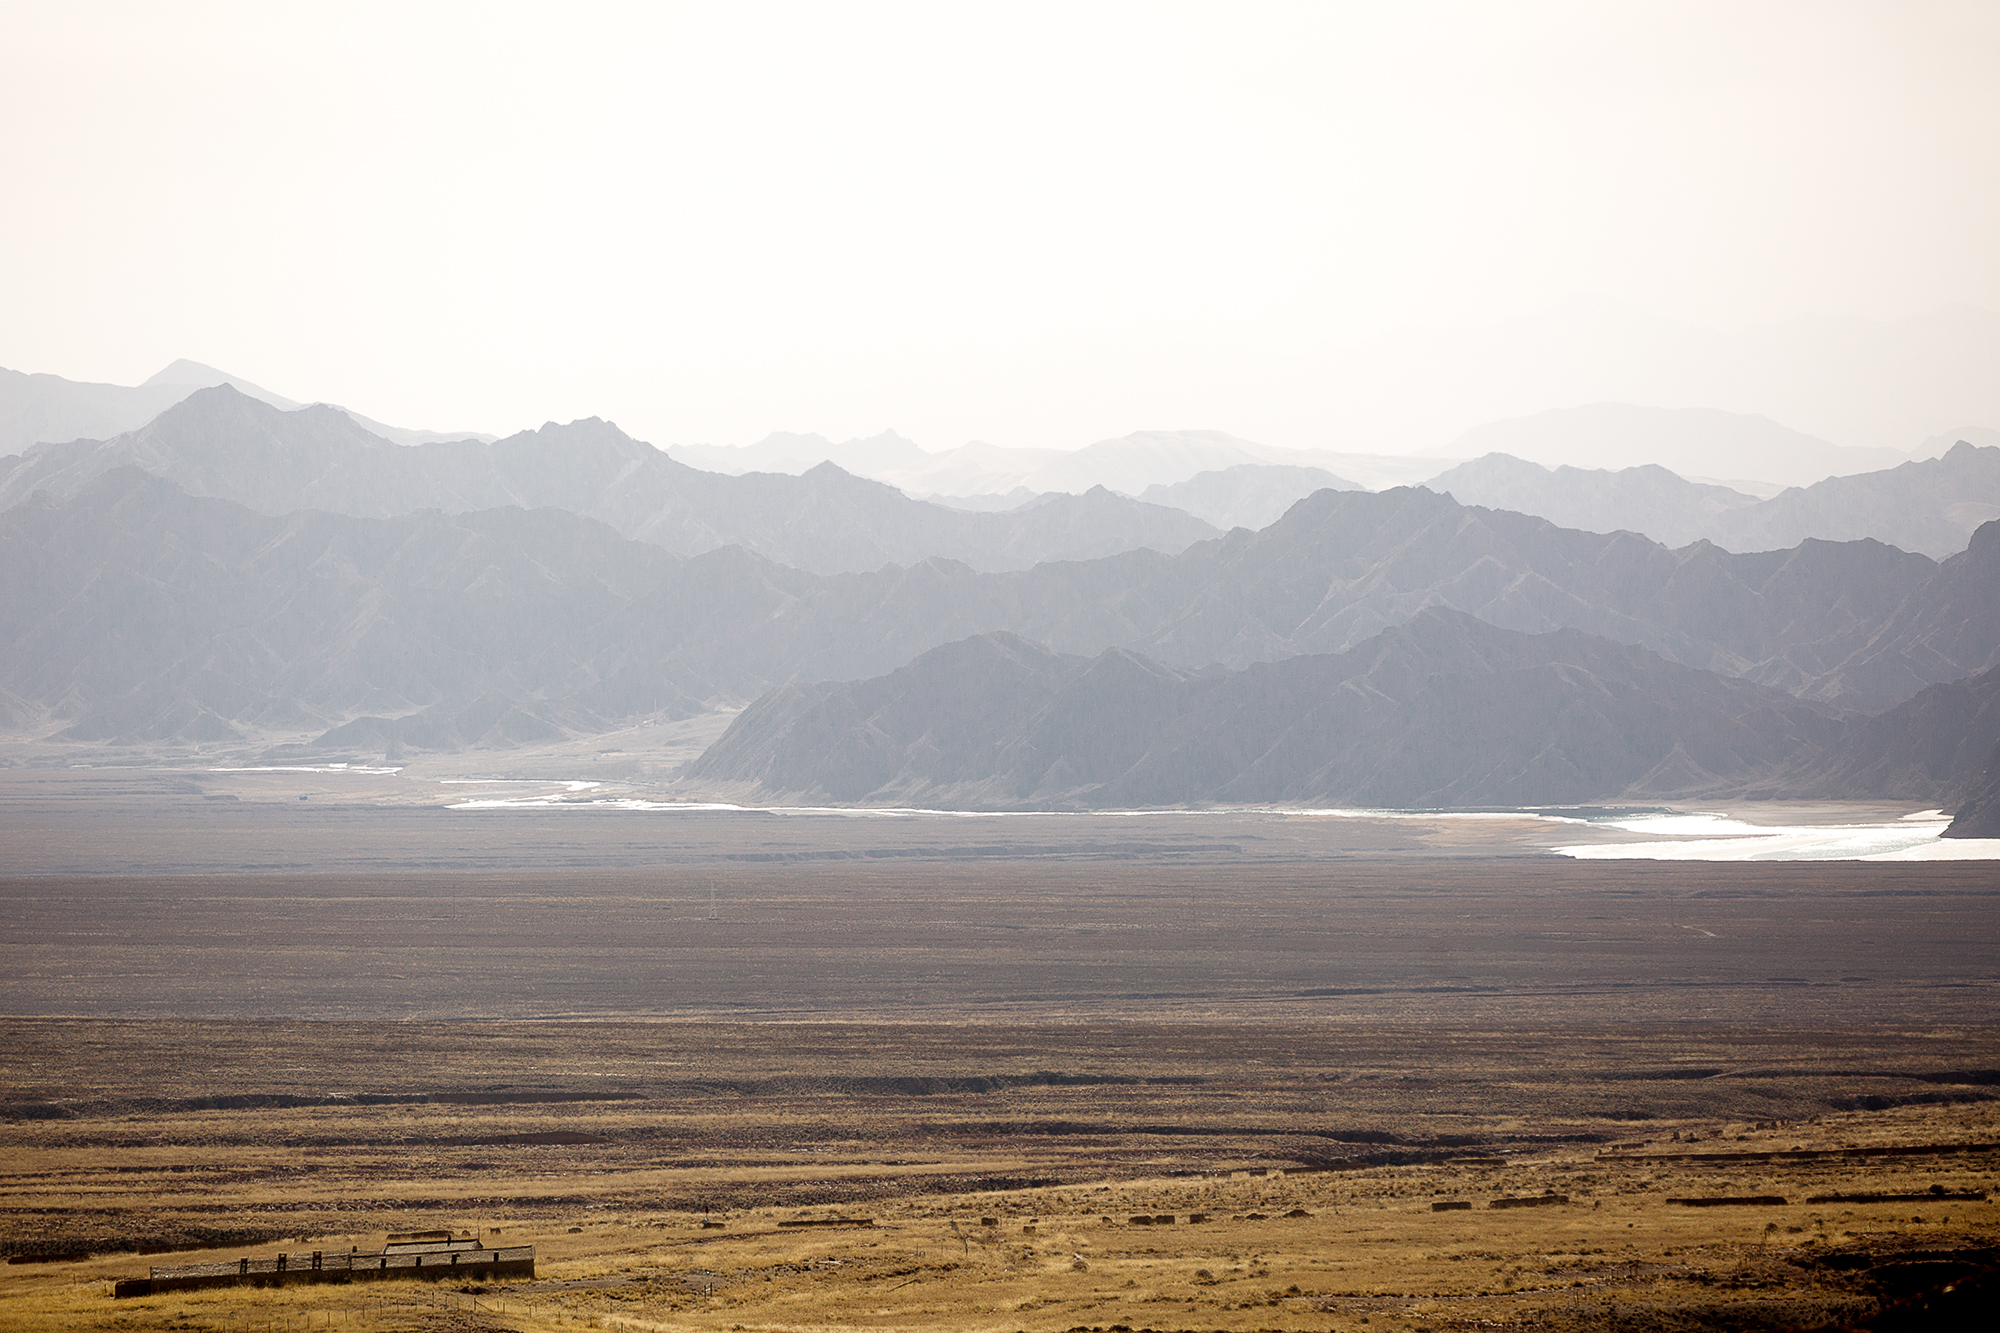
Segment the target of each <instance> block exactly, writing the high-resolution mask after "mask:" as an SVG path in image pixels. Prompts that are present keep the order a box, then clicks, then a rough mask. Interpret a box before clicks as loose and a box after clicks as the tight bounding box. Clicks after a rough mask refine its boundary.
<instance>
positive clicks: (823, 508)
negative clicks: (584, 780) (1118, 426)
mask: <svg viewBox="0 0 2000 1333" xmlns="http://www.w3.org/2000/svg"><path fill="white" fill-rule="evenodd" d="M128 465H129V466H134V467H139V468H143V469H144V470H146V471H148V472H151V473H154V474H155V475H158V476H161V477H165V478H167V479H169V480H171V481H173V482H174V483H175V484H176V485H177V486H179V487H181V488H182V489H183V490H186V491H187V492H188V493H190V494H192V495H206V496H215V497H218V498H222V499H229V500H235V501H237V502H239V503H241V504H244V505H247V506H249V507H250V508H252V509H255V510H257V511H259V512H260V513H265V514H273V515H277V514H286V513H290V512H292V511H293V510H296V509H302V508H311V509H322V510H326V511H328V512H330V513H338V514H349V515H353V516H355V517H363V518H389V517H393V516H395V515H397V514H407V513H414V512H416V511H418V510H422V509H438V510H442V511H444V512H446V513H469V512H473V511H476V510H481V509H490V508H493V507H495V506H499V505H519V506H522V507H523V508H545V507H553V508H559V509H567V510H570V511H571V512H574V513H578V514H583V515H586V516H589V517H592V518H597V519H600V520H602V521H604V522H606V523H609V524H610V525H611V526H612V527H614V528H616V529H617V530H618V531H619V532H621V533H623V534H624V535H626V536H628V537H631V538H634V539H636V540H639V541H644V542H648V543H651V544H653V545H655V546H661V547H664V548H666V549H668V550H670V551H674V552H676V553H678V554H682V555H697V554H700V553H701V552H703V551H710V550H714V549H716V548H718V547H721V546H742V547H744V548H745V549H747V550H752V551H755V552H757V553H758V554H760V555H763V556H765V557H767V558H769V559H772V560H775V561H778V562H779V563H782V564H788V565H792V566H795V567H797V568H800V569H807V570H813V571H816V572H821V573H836V572H840V571H843V570H860V569H874V568H878V567H880V566H882V565H884V564H890V563H897V562H901V563H910V562H912V561H916V560H921V559H924V558H926V557H929V556H942V557H946V558H949V559H955V560H962V561H965V562H966V563H967V564H970V565H972V566H974V567H975V568H980V569H1021V568H1026V567H1028V566H1031V565H1034V564H1037V563H1039V562H1041V561H1044V560H1075V559H1087V558H1090V557H1094V556H1100V555H1108V554H1112V553H1115V552H1118V551H1125V550H1130V549H1133V548H1135V547H1139V546H1148V547H1152V548H1154V549H1158V550H1165V551H1179V550H1182V549H1184V548H1185V547H1187V546H1188V545H1189V544H1191V543H1193V542H1196V541H1199V540H1201V539H1203V538H1206V537H1212V536H1214V535H1215V530H1214V529H1213V528H1211V527H1209V525H1207V524H1206V523H1203V522H1202V521H1201V520H1199V519H1197V518H1194V517H1193V516H1192V515H1189V514H1187V513H1184V512H1182V511H1180V510H1177V509H1170V508H1166V507H1164V506H1160V505H1150V504H1145V503H1143V502H1141V501H1138V500H1131V499H1127V498H1125V497H1123V496H1117V495H1113V494H1111V493H1110V492H1108V491H1105V490H1103V489H1102V488H1097V489H1093V490H1092V491H1089V492H1087V493H1085V494H1083V495H1075V496H1071V495H1060V496H1046V497H1042V498H1041V499H1040V500H1038V501H1036V502H1035V503H1032V504H1029V505H1025V506H1021V507H1018V508H1015V509H1013V510H1010V511H1008V512H1006V513H996V514H973V513H966V512H964V511H962V510H956V509H949V508H946V507H944V506H942V505H934V504H926V503H924V502H922V501H917V500H912V499H909V498H908V497H907V496H905V495H903V494H902V493H901V492H899V491H897V490H895V489H894V488H892V487H889V486H885V485H883V484H882V483H880V482H875V481H868V480H865V479H862V478H859V477H853V476H850V475H848V474H847V473H845V472H842V471H841V470H840V469H839V468H837V467H834V466H832V465H831V464H821V465H820V466H818V467H815V468H813V469H812V470H811V471H809V472H807V473H805V474H804V475H803V476H791V475H787V474H782V473H751V474H746V475H743V476H724V475H721V474H718V473H713V472H702V471H699V470H697V469H695V468H691V467H688V466H686V465H685V464H682V463H677V462H675V461H674V460H673V459H671V458H669V457H668V456H667V455H665V454H664V453H662V452H660V451H659V450H657V449H655V448H653V447H652V446H651V445H649V444H645V443H642V442H641V441H638V440H634V439H633V438H631V437H630V436H628V435H626V434H625V433H624V432H623V431H621V430H619V429H618V428H617V427H616V426H614V425H612V424H611V423H610V422H607V421H602V420H599V419H598V418H595V417H591V418H588V419H586V420H583V421H573V422H570V423H569V424H567V425H557V424H555V423H553V422H551V423H549V424H548V425H545V426H543V427H542V428H541V429H539V430H533V431H522V432H520V433H519V434H516V435H510V436H508V437H507V438H506V439H504V440H496V441H492V442H485V441H479V440H457V441H439V442H435V443H430V444H421V445H410V446H404V445H394V444H391V443H390V442H389V441H387V440H385V439H383V438H382V437H381V436H379V435H376V434H374V433H373V432H371V431H369V430H367V429H365V428H364V427H362V426H361V425H360V424H359V423H358V422H356V421H355V420H354V419H353V418H352V416H351V415H350V414H348V413H345V412H343V411H341V410H340V409H338V408H334V407H328V406H325V405H323V404H322V405H316V406H313V407H306V408H300V409H298V410H295V411H281V410H279V409H277V408H274V407H272V406H270V405H269V404H267V403H264V402H261V401H259V400H258V399H255V398H252V397H249V396H248V395H245V394H243V393H240V392H238V391H237V390H236V389H234V388H233V387H231V386H228V385H222V386H218V387H215V388H210V389H203V390H200V391H198V392H196V393H194V394H192V395H190V396H189V397H188V398H187V399H185V400H184V401H182V402H180V403H178V404H176V405H175V406H173V407H171V408H169V409H167V410H166V411H165V412H162V413H161V414H160V415H159V416H158V417H156V418H155V419H154V420H152V421H151V422H149V423H147V424H146V425H145V426H143V427H141V428H140V429H138V430H136V431H130V432H128V433H126V434H124V435H119V436H116V437H114V438H112V439H109V440H77V441H73V442H70V443H66V444H44V445H39V446H37V447H35V448H34V449H31V450H29V451H28V452H27V453H25V454H22V455H19V456H18V457H15V458H10V459H0V506H6V505H13V504H19V503H20V502H21V501H22V500H24V499H26V498H27V497H28V496H29V495H31V494H32V493H33V492H35V491H36V490H48V491H51V492H53V493H55V494H57V495H66V494H70V493H73V492H74V491H76V490H77V489H78V488H79V487H81V486H83V485H84V484H86V483H87V482H88V481H90V480H91V479H92V478H94V477H97V476H101V475H103V474H104V473H105V472H107V471H109V470H111V469H112V468H115V467H120V466H128Z"/></svg>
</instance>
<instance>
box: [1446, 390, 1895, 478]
mask: <svg viewBox="0 0 2000 1333" xmlns="http://www.w3.org/2000/svg"><path fill="white" fill-rule="evenodd" d="M1445 452H1447V453H1450V454H1454V455H1456V456H1458V457H1460V458H1477V457H1481V456H1483V455H1485V454H1508V455H1511V456H1513V457H1515V458H1525V459H1528V460H1530V461H1531V462H1536V463H1542V464H1546V465H1548V466H1550V467H1560V466H1568V467H1586V468H1593V467H1609V468H1611V469H1613V470H1616V469H1621V468H1627V467H1638V466H1643V465H1645V464H1648V463H1660V462H1661V461H1662V460H1665V459H1672V460H1674V471H1676V472H1678V473H1679V474H1681V475H1682V476H1686V477H1692V478H1697V479H1699V480H1702V481H1707V482H1721V483H1723V484H1725V485H1739V486H1740V485H1741V484H1742V483H1746V482H1747V483H1751V485H1750V486H1749V487H1747V489H1751V490H1754V489H1756V486H1755V483H1758V482H1763V483H1772V484H1776V485H1779V486H1806V485H1810V484H1811V483H1813V482H1816V481H1819V480H1821V479H1823V478H1826V477H1829V476H1844V475H1847V474H1849V473H1855V472H1874V471H1878V470H1880V469H1882V468H1887V467H1895V466H1896V465H1897V464H1899V463H1901V462H1903V461H1904V460H1905V459H1906V458H1908V457H1909V455H1908V454H1905V453H1899V452H1898V451H1896V450H1894V449H1881V448H1855V447H1852V446H1848V445H1838V444H1832V443H1829V442H1828V441H1826V440H1822V439H1817V438H1815V437H1814V436H1811V435H1807V434H1805V433H1804V432H1803V431H1796V430H1793V429H1791V428H1790V427H1788V426H1782V425H1780V424H1779V423H1777V422H1775V421H1773V420H1771V419H1770V418H1769V417H1763V416H1755V415H1751V414H1747V413H1742V412H1722V411H1718V410H1716V409H1714V408H1707V407H1642V406H1639V405H1636V404H1633V403H1589V404H1586V405H1584V406H1581V407H1564V408H1554V409H1551V410H1549V411H1546V412H1537V413H1535V414H1534V415H1532V416H1525V417H1510V418H1508V419H1506V420H1504V421H1494V422H1489V423H1487V424H1486V425H1483V426H1476V427H1474V428H1473V429H1471V430H1469V431H1466V432H1465V433H1464V434H1462V435H1460V436H1459V437H1458V438H1457V439H1455V440H1453V441H1452V442H1451V444H1450V445H1449V446H1447V448H1446V450H1445Z"/></svg>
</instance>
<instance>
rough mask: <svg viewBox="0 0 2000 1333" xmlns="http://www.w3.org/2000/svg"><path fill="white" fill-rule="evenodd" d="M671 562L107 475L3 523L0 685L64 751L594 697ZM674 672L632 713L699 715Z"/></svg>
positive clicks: (459, 521)
mask: <svg viewBox="0 0 2000 1333" xmlns="http://www.w3.org/2000/svg"><path fill="white" fill-rule="evenodd" d="M681 564H682V562H681V561H680V560H679V559H678V558H677V557H675V556H673V555H670V554H669V553H667V552H665V551H661V550H657V549H655V548H652V547H647V546H641V545H636V544H634V543H631V542H627V541H624V540H623V539H621V538H620V537H619V536H618V535H617V534H616V533H614V532H612V531H611V530H610V529H609V528H606V527H604V526H603V525H602V524H598V523H594V522H591V521H590V520H588V519H583V518H578V517H576V516H574V515H570V514H564V513H561V512H559V511H554V510H543V511H539V512H535V513H524V512H522V511H520V510H495V511H489V512H487V513H482V514H476V515H468V516H462V517H456V518H449V517H446V516H444V515H441V514H437V513H435V512H432V513H427V514H420V515H414V516H409V517H405V518H401V519H395V520H365V519H354V518H346V517H341V516H337V515H331V514H324V513H318V512H313V511H304V512H299V513H294V514H290V515H287V516H285V517H282V518H271V517H265V516H262V515H258V514H253V513H251V512H250V511H249V510H247V509H245V508H243V507H242V506H239V505H235V504H231V503H228V502H226V501H221V500H213V499H200V498H195V497H191V496H187V495H185V494H183V493H181V492H180V491H178V490H176V489H175V488H174V487H172V486H171V485H170V484H169V483H167V482H165V481H163V480H161V479H160V478H157V477H153V476H149V475H147V474H145V473H142V472H140V471H138V470H136V469H133V468H121V469H118V470H117V471H114V472H111V473H109V474H107V475H105V476H103V477H100V478H98V479H96V480H95V481H93V482H91V483H90V485H89V486H88V487H86V488H85V490H84V491H83V492H82V493H80V494H79V495H78V496H76V497H75V498H74V499H73V500H71V501H70V502H68V503H58V502H54V501H51V500H49V499H48V498H46V497H44V498H43V499H41V500H38V501H37V502H35V503H33V504H29V505H24V506H21V507H19V508H17V509H14V510H12V511H10V512H8V513H7V514H5V515H0V569H4V570H5V573H6V577H5V579H4V580H0V690H4V691H6V692H7V693H8V694H11V695H13V696H15V697H17V698H19V699H22V700H25V701H30V702H32V703H33V704H34V705H35V706H36V708H37V710H38V711H43V710H45V711H46V712H47V713H48V714H49V715H50V716H52V717H53V718H55V719H57V720H58V721H62V722H67V723H68V724H69V726H68V735H69V736H70V737H71V738H72V739H79V740H98V739H114V738H115V739H121V740H126V741H148V740H164V739H182V740H214V739H222V738H226V737H228V736H230V735H233V734H234V733H235V732H236V731H237V730H238V729H239V728H242V729H252V730H260V729H276V730H299V729H317V728H321V727H324V726H327V725H330V724H332V723H336V722H340V721H344V720H346V719H347V718H349V717H351V716H354V715H356V714H371V713H372V714H402V713H408V712H411V711H414V710H417V709H420V708H425V707H429V706H432V705H435V704H438V703H441V702H448V701H454V700H457V701H470V700H474V699H477V698H479V697H482V696H484V695H487V694H489V693H492V692H494V691H500V692H502V693H505V694H508V695H511V696H519V697H523V698H527V697H533V696H537V695H545V696H547V697H550V698H555V699H562V700H571V701H579V700H583V701H590V702H596V701H595V700H593V699H592V695H593V687H597V686H600V685H601V684H602V682H601V681H600V679H599V677H598V675H597V668H596V665H595V664H596V662H597V661H598V660H599V659H600V658H602V657H604V656H605V655H606V654H607V653H608V651H609V648H610V646H611V645H615V644H616V643H618V642H621V641H623V640H625V639H626V638H628V637H629V634H628V631H627V629H626V627H625V626H624V624H623V623H622V616H621V613H623V612H626V611H627V610H628V609H629V608H631V607H632V606H633V605H634V604H635V602H636V601H637V600H638V599H639V598H640V597H641V596H642V595H644V594H646V593H648V592H651V591H653V590H655V589H656V588H657V587H658V586H660V585H661V584H662V583H664V582H669V581H671V580H672V579H673V578H674V577H676V575H677V574H678V571H679V569H680V566H681ZM696 632H699V630H698V629H697V630H696ZM670 676H671V673H670V672H667V671H665V670H659V671H656V672H655V674H654V679H652V680H650V681H648V682H645V683H646V684H647V685H648V686H650V687H651V688H650V689H649V690H648V692H647V695H646V700H647V702H648V703H649V704H651V703H654V702H655V701H656V700H657V702H658V706H660V707H662V708H663V709H665V710H667V711H676V710H677V711H681V712H687V711H692V710H694V709H696V708H698V707H699V706H701V702H702V697H705V696H706V694H708V693H709V692H710V690H709V688H708V683H707V682H703V695H702V696H690V695H689V694H688V693H687V692H685V691H681V690H677V689H675V688H674V687H673V684H672V681H671V679H670ZM630 711H637V710H636V709H634V710H630Z"/></svg>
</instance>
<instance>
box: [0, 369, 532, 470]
mask: <svg viewBox="0 0 2000 1333" xmlns="http://www.w3.org/2000/svg"><path fill="white" fill-rule="evenodd" d="M218 384H227V385H229V386H230V387H231V388H233V389H235V390H237V391H238V392H239V393H244V394H248V395H249V396H250V397H252V398H256V399H258V400H260V401H262V402H266V403H269V404H271V406H273V407H276V408H279V409H281V410H283V411H293V410H296V409H297V408H298V407H299V406H300V405H299V404H298V403H295V402H293V401H292V400H291V399H289V398H284V397H280V396H279V395H278V394H275V393H272V392H271V391H270V390H269V389H265V388H260V387H259V386H257V385H255V384H252V383H250V381H248V380H245V379H239V378H237V377H236V376H234V375H230V374H227V373H225V372H223V371H220V370H217V369H215V368H214V367H213V366H204V365H202V364H201V363H200V362H199V361H186V360H182V361H176V362H174V363H173V364H172V365H169V366H167V367H166V368H165V369H163V370H161V371H160V372H159V373H158V374H156V375H154V376H152V377H151V378H150V379H148V380H147V381H146V382H145V383H144V384H139V385H130V386H128V385H123V384H89V383H83V382H79V381H76V380H66V379H64V378H63V377H62V376H60V375H47V374H33V375H27V374H22V373H21V372H20V371H18V370H6V369H0V456H4V455H7V454H14V453H20V452H22V451H23V450H26V449H30V448H33V447H34V446H35V445H37V444H44V443H61V442H64V441H68V440H81V439H91V440H101V439H107V438H109V437H111V436H113V435H121V434H123V433H125V432H126V431H130V430H137V429H138V428H139V427H141V426H143V425H145V424H146V423H147V422H149V421H151V420H152V419H153V418H154V417H156V416H158V415H159V414H160V413H161V412H164V411H165V410H166V409H167V408H169V407H172V406H173V405H174V404H175V403H178V402H180V401H182V400H183V399H185V398H186V397H188V395H190V394H192V393H194V392H195V391H196V390H198V389H207V388H213V387H214V386H215V385H218ZM335 410H336V411H339V412H342V413H345V414H346V415H347V416H348V417H350V418H352V419H353V421H354V422H355V424H356V425H358V426H360V427H361V428H362V429H363V430H366V431H369V432H370V433H372V434H374V435H378V436H380V437H382V438H384V439H387V440H391V441H393V442H394V443H397V444H428V443H431V442H433V441H436V440H465V439H473V440H491V439H492V438H493V436H491V435H481V434H479V433H478V432H476V431H456V432H452V431H434V430H406V429H404V428H402V427H400V426H385V425H383V424H382V423H381V422H379V421H371V420H369V419H368V418H367V417H364V416H362V415H361V414H360V413H359V412H350V411H348V410H347V409H346V408H336V409H335Z"/></svg>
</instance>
